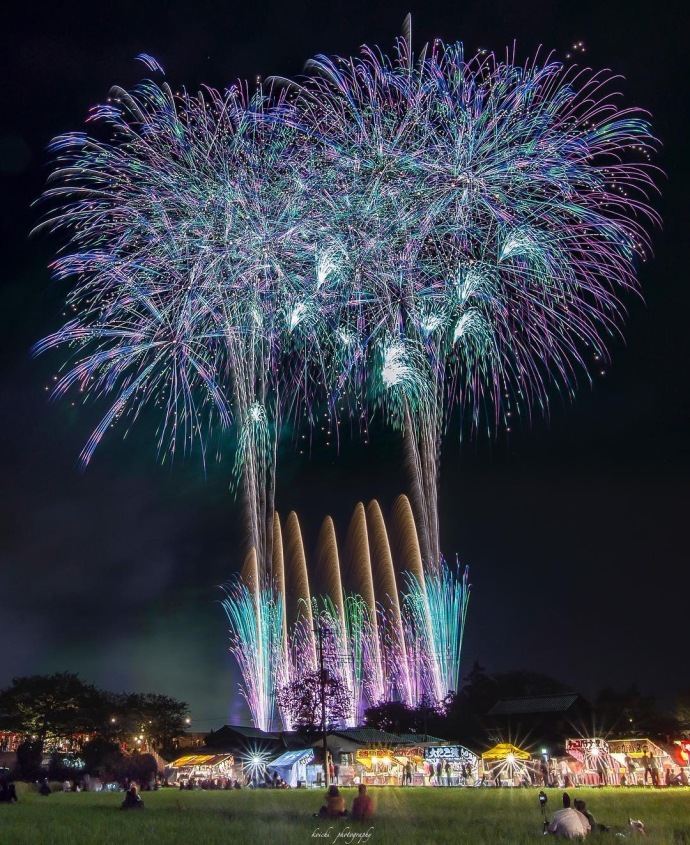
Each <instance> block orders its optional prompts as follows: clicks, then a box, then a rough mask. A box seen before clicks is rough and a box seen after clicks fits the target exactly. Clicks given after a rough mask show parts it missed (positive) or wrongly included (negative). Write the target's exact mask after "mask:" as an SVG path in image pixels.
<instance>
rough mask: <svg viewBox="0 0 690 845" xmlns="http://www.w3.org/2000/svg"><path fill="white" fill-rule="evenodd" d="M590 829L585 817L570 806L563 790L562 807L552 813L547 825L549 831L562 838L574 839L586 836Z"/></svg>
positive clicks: (568, 798)
mask: <svg viewBox="0 0 690 845" xmlns="http://www.w3.org/2000/svg"><path fill="white" fill-rule="evenodd" d="M591 829H592V828H591V826H590V823H589V821H588V819H587V817H586V816H584V815H583V814H582V813H580V812H578V811H577V810H574V809H573V808H572V807H571V806H570V796H569V795H568V793H567V792H564V793H563V809H562V810H557V811H556V812H555V813H554V814H553V817H552V818H551V821H550V822H549V825H548V827H547V830H548V831H549V833H552V834H554V836H561V837H563V839H576V838H577V837H582V836H587V834H588V833H589V832H590V830H591Z"/></svg>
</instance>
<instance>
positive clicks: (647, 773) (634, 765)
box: [609, 739, 676, 786]
mask: <svg viewBox="0 0 690 845" xmlns="http://www.w3.org/2000/svg"><path fill="white" fill-rule="evenodd" d="M609 749H610V751H611V754H612V756H613V757H614V758H615V760H616V763H617V764H618V767H619V768H620V770H621V774H624V775H625V782H626V783H627V784H629V785H631V786H634V785H636V784H644V783H652V784H654V785H655V786H658V785H660V784H663V783H664V782H665V770H666V769H670V770H674V769H675V766H676V763H675V761H674V759H673V757H672V756H671V755H670V754H669V753H668V752H667V751H665V750H664V749H663V748H662V747H661V746H660V745H658V744H657V743H655V742H652V740H651V739H611V740H609Z"/></svg>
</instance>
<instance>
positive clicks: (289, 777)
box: [266, 748, 314, 789]
mask: <svg viewBox="0 0 690 845" xmlns="http://www.w3.org/2000/svg"><path fill="white" fill-rule="evenodd" d="M313 759H314V750H313V748H306V749H302V750H301V751H286V752H285V753H284V754H281V755H280V757H278V759H277V760H274V761H273V762H272V763H269V764H268V765H267V766H266V770H267V771H268V774H269V776H270V777H273V776H274V774H277V775H278V777H279V778H280V779H281V780H282V781H284V782H285V783H286V784H287V785H288V786H291V787H292V788H293V789H294V788H296V787H297V786H301V785H303V784H304V785H306V782H307V765H308V764H309V763H311V762H312V760H313Z"/></svg>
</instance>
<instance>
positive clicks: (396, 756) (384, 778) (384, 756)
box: [355, 748, 407, 786]
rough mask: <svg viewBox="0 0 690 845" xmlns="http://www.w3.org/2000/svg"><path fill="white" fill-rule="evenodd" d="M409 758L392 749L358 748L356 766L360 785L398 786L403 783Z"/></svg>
mask: <svg viewBox="0 0 690 845" xmlns="http://www.w3.org/2000/svg"><path fill="white" fill-rule="evenodd" d="M406 763H407V758H405V757H402V756H401V752H398V751H395V750H394V749H392V748H358V749H357V751H356V752H355V765H356V768H358V775H359V781H360V783H365V784H367V785H368V786H398V785H399V784H402V781H403V767H404V766H405V765H406Z"/></svg>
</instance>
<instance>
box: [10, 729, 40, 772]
mask: <svg viewBox="0 0 690 845" xmlns="http://www.w3.org/2000/svg"><path fill="white" fill-rule="evenodd" d="M42 764H43V749H42V748H41V746H40V745H39V743H38V742H36V741H32V740H30V739H28V740H24V742H22V743H21V745H20V746H19V747H18V748H17V762H16V764H15V769H14V777H15V778H17V780H26V781H29V780H36V779H37V778H38V777H39V775H40V774H41V772H42V769H41V766H42Z"/></svg>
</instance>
